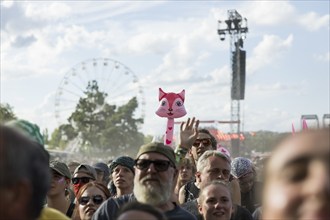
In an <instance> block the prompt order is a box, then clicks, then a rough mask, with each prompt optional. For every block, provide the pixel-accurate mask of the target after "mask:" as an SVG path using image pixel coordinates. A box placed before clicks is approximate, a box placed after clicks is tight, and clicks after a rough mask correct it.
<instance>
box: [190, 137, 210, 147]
mask: <svg viewBox="0 0 330 220" xmlns="http://www.w3.org/2000/svg"><path fill="white" fill-rule="evenodd" d="M201 143H202V144H203V145H204V146H209V145H210V144H211V140H210V139H209V138H204V139H196V140H195V142H194V144H193V146H194V147H199V145H200V144H201Z"/></svg>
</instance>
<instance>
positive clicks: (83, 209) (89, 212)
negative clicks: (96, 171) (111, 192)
mask: <svg viewBox="0 0 330 220" xmlns="http://www.w3.org/2000/svg"><path fill="white" fill-rule="evenodd" d="M105 200H106V196H105V195H104V193H103V192H102V191H101V190H100V189H99V188H97V187H96V186H91V187H89V188H87V189H86V190H85V191H84V192H83V194H82V195H81V197H80V199H79V200H78V202H79V216H80V219H82V220H90V219H92V216H93V214H94V213H95V212H96V210H97V208H98V207H100V205H101V204H102V203H103V202H104V201H105Z"/></svg>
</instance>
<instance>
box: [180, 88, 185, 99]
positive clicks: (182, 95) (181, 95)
mask: <svg viewBox="0 0 330 220" xmlns="http://www.w3.org/2000/svg"><path fill="white" fill-rule="evenodd" d="M184 94H185V91H184V89H183V90H182V91H181V92H180V93H179V96H180V97H181V98H182V101H184Z"/></svg>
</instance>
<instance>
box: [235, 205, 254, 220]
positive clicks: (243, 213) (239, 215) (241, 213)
mask: <svg viewBox="0 0 330 220" xmlns="http://www.w3.org/2000/svg"><path fill="white" fill-rule="evenodd" d="M240 219H244V220H253V217H252V214H251V213H250V212H249V210H247V209H246V208H244V207H242V206H240V205H234V213H233V216H232V218H231V220H240Z"/></svg>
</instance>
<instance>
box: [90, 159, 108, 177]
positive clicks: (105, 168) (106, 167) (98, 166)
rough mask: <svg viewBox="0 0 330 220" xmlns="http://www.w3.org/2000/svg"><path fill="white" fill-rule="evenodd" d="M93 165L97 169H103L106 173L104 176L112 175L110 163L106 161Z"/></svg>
mask: <svg viewBox="0 0 330 220" xmlns="http://www.w3.org/2000/svg"><path fill="white" fill-rule="evenodd" d="M93 167H94V169H96V170H100V171H102V172H103V173H104V176H109V175H110V173H109V168H108V165H106V164H105V163H102V162H98V163H95V164H93Z"/></svg>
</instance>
